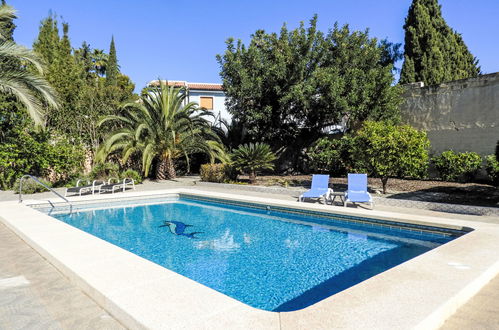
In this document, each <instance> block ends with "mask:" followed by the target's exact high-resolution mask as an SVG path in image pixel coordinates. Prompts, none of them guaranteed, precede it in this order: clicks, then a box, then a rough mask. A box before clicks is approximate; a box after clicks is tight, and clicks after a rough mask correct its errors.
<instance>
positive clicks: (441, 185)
mask: <svg viewBox="0 0 499 330" xmlns="http://www.w3.org/2000/svg"><path fill="white" fill-rule="evenodd" d="M311 178H312V176H311V175H282V176H280V175H267V176H259V177H257V181H256V183H255V185H258V186H281V187H303V188H309V187H310V184H311ZM238 179H239V181H240V182H241V183H245V184H249V181H248V177H247V176H244V175H240V176H239V178H238ZM368 180H369V183H368V184H369V189H370V191H371V192H374V193H376V192H381V187H382V186H381V180H380V179H378V178H369V179H368ZM329 182H330V185H331V186H332V188H333V189H334V190H336V191H345V190H346V189H347V178H346V177H338V178H334V177H332V178H331V179H330V181H329ZM384 197H386V198H394V199H410V200H418V201H425V202H436V203H450V204H461V205H477V206H489V207H499V189H497V188H496V187H494V186H491V185H488V184H482V183H458V182H445V181H432V180H405V179H390V180H388V194H386V195H385V196H384Z"/></svg>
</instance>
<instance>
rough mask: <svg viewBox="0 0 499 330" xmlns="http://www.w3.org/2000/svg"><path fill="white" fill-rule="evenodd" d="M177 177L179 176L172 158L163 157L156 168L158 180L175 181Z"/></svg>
mask: <svg viewBox="0 0 499 330" xmlns="http://www.w3.org/2000/svg"><path fill="white" fill-rule="evenodd" d="M176 177H177V174H176V172H175V166H174V165H173V160H172V159H171V158H170V157H161V159H160V160H159V164H158V166H157V167H156V179H158V180H169V179H175V178H176Z"/></svg>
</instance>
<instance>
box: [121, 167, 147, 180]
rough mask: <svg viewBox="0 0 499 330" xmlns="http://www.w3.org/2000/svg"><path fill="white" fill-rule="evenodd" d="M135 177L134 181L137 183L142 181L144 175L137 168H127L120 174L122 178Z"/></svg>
mask: <svg viewBox="0 0 499 330" xmlns="http://www.w3.org/2000/svg"><path fill="white" fill-rule="evenodd" d="M127 178H128V179H133V181H134V182H135V183H136V184H139V183H142V175H141V174H140V173H139V172H137V171H136V170H132V169H131V168H130V169H128V170H126V171H123V172H122V173H121V175H120V179H122V180H123V179H127Z"/></svg>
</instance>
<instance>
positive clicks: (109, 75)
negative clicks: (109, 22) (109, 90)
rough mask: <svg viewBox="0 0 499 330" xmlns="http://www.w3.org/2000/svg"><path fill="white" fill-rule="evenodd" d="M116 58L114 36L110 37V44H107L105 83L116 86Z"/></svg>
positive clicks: (117, 70) (117, 69) (117, 72)
mask: <svg viewBox="0 0 499 330" xmlns="http://www.w3.org/2000/svg"><path fill="white" fill-rule="evenodd" d="M118 74H119V67H118V59H117V57H116V47H115V46H114V36H113V37H111V45H110V46H109V59H108V61H107V68H106V85H107V86H117V85H118Z"/></svg>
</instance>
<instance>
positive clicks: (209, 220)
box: [53, 197, 452, 311]
mask: <svg viewBox="0 0 499 330" xmlns="http://www.w3.org/2000/svg"><path fill="white" fill-rule="evenodd" d="M53 216H54V217H56V218H58V219H59V220H61V221H64V222H66V223H68V224H70V225H72V226H74V227H77V228H79V229H81V230H84V231H86V232H88V233H90V234H92V235H95V236H97V237H100V238H102V239H104V240H106V241H108V242H110V243H113V244H115V245H117V246H120V247H122V248H124V249H126V250H128V251H131V252H133V253H135V254H137V255H139V256H141V257H143V258H146V259H148V260H150V261H152V262H155V263H157V264H159V265H161V266H163V267H166V268H168V269H170V270H172V271H175V272H177V273H179V274H182V275H184V276H186V277H189V278H191V279H193V280H195V281H197V282H199V283H201V284H204V285H206V286H208V287H210V288H213V289H215V290H217V291H220V292H222V293H224V294H226V295H228V296H231V297H233V298H235V299H237V300H239V301H241V302H244V303H246V304H248V305H250V306H253V307H256V308H260V309H264V310H269V311H292V310H297V309H301V308H304V307H307V306H309V305H312V304H314V303H316V302H317V301H320V300H322V299H324V298H326V297H329V296H331V295H332V294H335V293H337V292H339V291H342V290H344V289H346V288H348V287H351V286H353V285H355V284H357V283H359V282H361V281H363V280H365V279H367V278H369V277H371V276H374V275H376V274H378V273H380V272H383V271H385V270H387V269H389V268H391V267H394V266H396V265H398V264H400V263H402V262H404V261H406V260H408V259H411V258H413V257H415V256H417V255H420V254H422V253H424V252H426V251H428V250H430V249H432V248H434V247H437V246H439V245H441V244H443V243H446V242H448V241H449V240H451V239H452V237H448V236H444V235H439V234H422V233H416V232H413V231H408V230H400V229H397V230H394V229H387V228H383V227H379V226H374V227H373V226H367V225H363V224H355V223H353V224H349V223H345V222H340V221H334V220H331V219H320V218H319V219H318V218H317V217H316V218H313V217H311V216H310V215H304V214H289V213H284V212H278V211H266V210H260V209H254V208H248V207H243V206H231V205H226V204H220V203H216V202H209V201H199V200H196V199H190V198H184V197H182V198H181V199H179V200H176V201H172V202H167V203H158V204H154V205H142V206H127V207H114V208H108V209H97V210H91V211H84V210H82V211H78V212H76V213H73V214H55V215H53ZM165 221H168V223H166V224H165ZM186 225H187V226H186Z"/></svg>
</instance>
